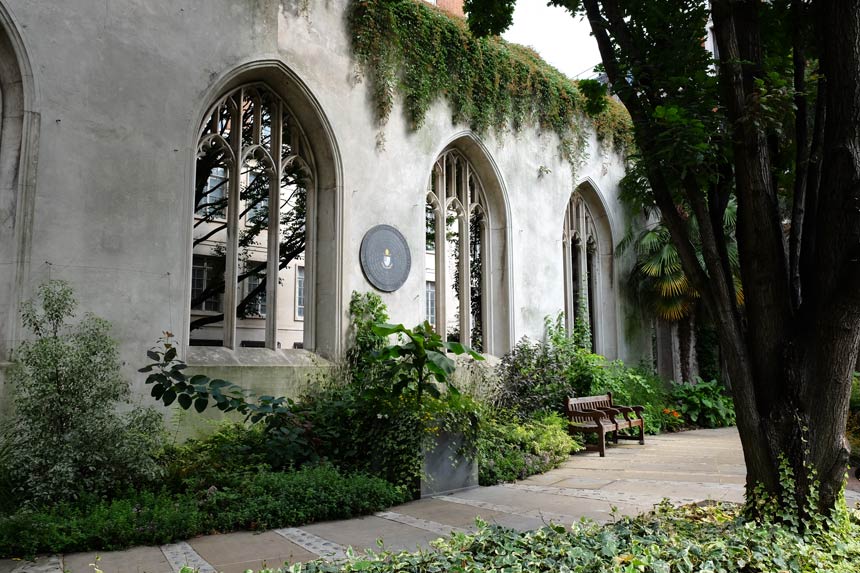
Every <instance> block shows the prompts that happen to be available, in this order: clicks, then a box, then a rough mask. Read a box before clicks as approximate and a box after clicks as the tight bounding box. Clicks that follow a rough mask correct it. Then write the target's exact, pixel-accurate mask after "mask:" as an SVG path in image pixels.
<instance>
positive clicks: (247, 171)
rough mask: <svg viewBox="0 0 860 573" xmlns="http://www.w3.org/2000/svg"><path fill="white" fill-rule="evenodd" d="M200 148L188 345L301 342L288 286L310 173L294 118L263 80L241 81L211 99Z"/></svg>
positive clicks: (300, 310) (301, 240)
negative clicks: (215, 99)
mask: <svg viewBox="0 0 860 573" xmlns="http://www.w3.org/2000/svg"><path fill="white" fill-rule="evenodd" d="M197 149H198V153H197V166H196V183H195V187H194V221H193V223H192V224H193V264H192V277H191V278H192V280H191V309H190V312H191V319H190V331H191V332H190V340H191V344H192V345H209V346H225V347H227V348H237V347H239V346H265V347H266V348H270V349H275V348H281V347H284V348H288V347H295V346H301V345H302V334H301V332H302V327H301V323H300V322H298V323H297V321H300V320H302V318H303V316H304V296H303V292H299V291H298V287H295V288H294V287H293V285H303V284H304V280H303V279H304V266H305V264H304V262H303V254H304V251H305V242H306V234H307V233H306V224H307V221H306V219H307V204H308V203H307V201H308V192H309V191H310V190H312V189H313V188H314V180H315V171H314V163H313V158H312V157H311V154H310V148H309V145H308V143H307V140H306V139H305V136H304V133H303V132H302V129H301V126H300V125H299V123H298V122H297V121H296V119H295V118H294V116H293V115H292V114H291V113H290V110H289V108H288V107H287V104H286V102H284V101H283V100H282V99H281V98H280V97H279V96H278V95H277V94H275V92H274V91H273V90H271V89H270V88H269V87H268V86H267V85H266V84H263V83H253V84H248V85H244V86H242V87H240V88H237V89H234V90H232V91H230V92H229V93H228V94H226V95H225V96H223V97H222V98H221V99H220V100H219V101H218V102H217V103H216V104H215V105H214V106H213V107H212V108H211V110H210V112H209V113H208V114H207V116H206V120H205V122H204V123H203V125H202V127H201V130H200V136H199V139H198V144H197ZM300 272H301V275H302V276H301V277H299V273H300ZM270 277H275V280H270ZM294 290H295V292H294ZM297 305H301V307H299V306H297ZM296 323H297V324H298V326H297V325H296Z"/></svg>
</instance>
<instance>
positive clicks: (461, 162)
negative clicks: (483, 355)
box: [426, 149, 489, 351]
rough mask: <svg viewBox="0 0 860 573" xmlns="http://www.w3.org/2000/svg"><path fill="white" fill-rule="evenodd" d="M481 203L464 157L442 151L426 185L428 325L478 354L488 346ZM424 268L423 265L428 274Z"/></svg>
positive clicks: (483, 202)
mask: <svg viewBox="0 0 860 573" xmlns="http://www.w3.org/2000/svg"><path fill="white" fill-rule="evenodd" d="M486 205H487V202H486V197H485V195H484V188H483V186H482V185H481V181H480V179H479V178H478V176H477V173H475V171H474V169H473V168H472V165H471V164H470V163H469V161H468V160H467V159H466V157H465V156H463V154H462V153H460V152H459V151H457V150H456V149H449V150H447V151H445V152H443V153H442V154H441V155H440V156H439V158H438V159H437V160H436V163H435V164H434V166H433V172H432V173H431V176H430V181H429V183H428V187H427V207H426V213H427V251H428V256H432V267H433V272H432V276H433V277H434V279H435V280H434V281H433V284H434V289H435V324H434V325H433V326H434V328H435V329H436V331H437V332H440V333H444V336H446V338H447V339H448V340H451V341H456V342H461V343H463V344H467V345H470V346H472V347H473V348H474V349H476V350H478V351H483V350H484V349H485V348H487V347H488V345H489V340H488V336H489V335H488V329H487V328H486V326H487V308H486V304H485V301H486V300H487V296H486V289H487V281H486V280H485V277H486V275H487V269H486V267H487V257H486V256H485V254H486V253H485V251H486V244H487V233H488V227H487V207H486ZM464 239H465V240H464ZM430 267H431V262H430V261H428V272H429V271H430V270H431V269H430ZM464 301H465V302H464Z"/></svg>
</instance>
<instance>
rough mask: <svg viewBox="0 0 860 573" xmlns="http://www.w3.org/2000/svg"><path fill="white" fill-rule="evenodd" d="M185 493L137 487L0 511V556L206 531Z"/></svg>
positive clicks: (157, 540)
mask: <svg viewBox="0 0 860 573" xmlns="http://www.w3.org/2000/svg"><path fill="white" fill-rule="evenodd" d="M207 521H208V519H207V517H206V516H205V514H203V513H202V512H201V511H200V509H199V507H198V503H197V501H196V500H195V499H194V497H193V496H191V495H173V494H169V493H158V494H156V493H152V492H143V493H137V494H129V495H128V496H125V497H120V498H118V499H115V500H112V501H103V500H93V499H92V498H89V497H87V498H83V499H81V500H78V501H76V502H64V503H60V504H57V505H54V506H53V507H50V508H48V509H23V510H20V511H18V512H17V513H14V514H12V515H8V516H5V517H0V556H4V557H14V556H24V555H34V554H36V553H61V552H71V551H89V550H95V549H98V550H112V549H122V548H125V547H129V546H132V545H159V544H163V543H169V542H171V541H175V540H178V539H188V538H190V537H193V536H194V535H198V534H200V533H203V532H206V531H208V528H207V526H206V523H207Z"/></svg>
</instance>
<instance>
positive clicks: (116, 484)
mask: <svg viewBox="0 0 860 573" xmlns="http://www.w3.org/2000/svg"><path fill="white" fill-rule="evenodd" d="M75 306H76V302H75V299H74V294H73V292H72V289H71V288H70V287H69V286H68V284H66V283H64V282H62V281H51V282H48V283H45V284H44V285H42V286H41V287H40V288H39V290H38V302H37V301H29V302H27V303H25V304H24V306H23V311H22V313H21V317H22V320H23V323H24V326H26V327H27V328H29V329H30V330H31V331H32V332H33V334H34V335H35V338H34V339H33V340H31V341H27V342H23V343H22V344H21V345H20V346H19V347H18V348H17V349H16V351H15V353H14V359H15V365H14V367H13V369H12V371H11V375H10V380H11V382H12V388H13V400H14V404H15V408H14V419H13V421H12V423H11V427H10V431H9V432H8V433H7V436H6V438H5V440H6V442H7V445H6V446H5V450H6V451H5V454H4V456H3V460H2V461H3V462H4V463H5V464H6V468H5V472H4V473H6V474H7V475H8V479H9V480H11V482H12V483H13V484H16V485H15V487H14V492H15V494H17V495H18V496H20V499H22V500H24V501H27V502H33V503H40V502H47V501H51V502H56V501H58V500H69V499H74V498H76V497H78V496H79V495H81V494H82V493H83V492H88V493H90V494H95V495H106V494H109V493H111V492H114V491H116V490H117V489H119V488H124V487H129V486H130V485H140V484H143V483H146V482H149V481H151V480H153V479H154V478H155V477H157V476H158V475H159V467H158V465H157V464H156V463H155V460H154V459H153V455H154V453H155V452H157V451H158V449H159V448H160V447H161V443H162V437H163V427H162V419H161V416H159V415H158V414H157V413H156V412H155V411H154V410H152V409H149V408H140V407H137V406H135V407H134V409H133V410H131V411H130V412H127V413H125V414H119V413H118V412H117V407H118V406H120V405H125V406H126V407H128V406H129V405H130V404H129V398H130V392H129V386H128V383H127V382H126V381H125V380H123V379H122V376H121V375H120V363H119V353H118V350H117V344H116V342H115V341H114V340H113V339H112V338H111V337H110V325H109V324H108V323H107V322H106V321H104V320H101V319H99V318H96V317H95V316H92V315H89V314H88V315H85V317H84V318H83V320H81V321H80V322H79V323H78V324H76V325H74V326H70V325H68V324H67V320H68V319H69V318H71V317H73V316H74V312H75Z"/></svg>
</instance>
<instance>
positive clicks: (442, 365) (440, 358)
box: [427, 350, 455, 375]
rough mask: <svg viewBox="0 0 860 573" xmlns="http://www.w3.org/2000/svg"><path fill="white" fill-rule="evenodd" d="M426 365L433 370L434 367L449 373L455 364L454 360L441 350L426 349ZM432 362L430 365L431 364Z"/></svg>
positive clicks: (451, 372)
mask: <svg viewBox="0 0 860 573" xmlns="http://www.w3.org/2000/svg"><path fill="white" fill-rule="evenodd" d="M427 360H428V364H427V366H428V367H429V368H430V369H431V370H433V369H434V367H435V368H438V370H439V371H442V372H444V373H445V374H446V375H451V374H453V373H454V368H455V364H454V361H453V360H451V359H450V358H448V357H447V356H445V355H444V354H442V353H441V352H436V351H435V350H428V351H427ZM431 364H432V366H431Z"/></svg>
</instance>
